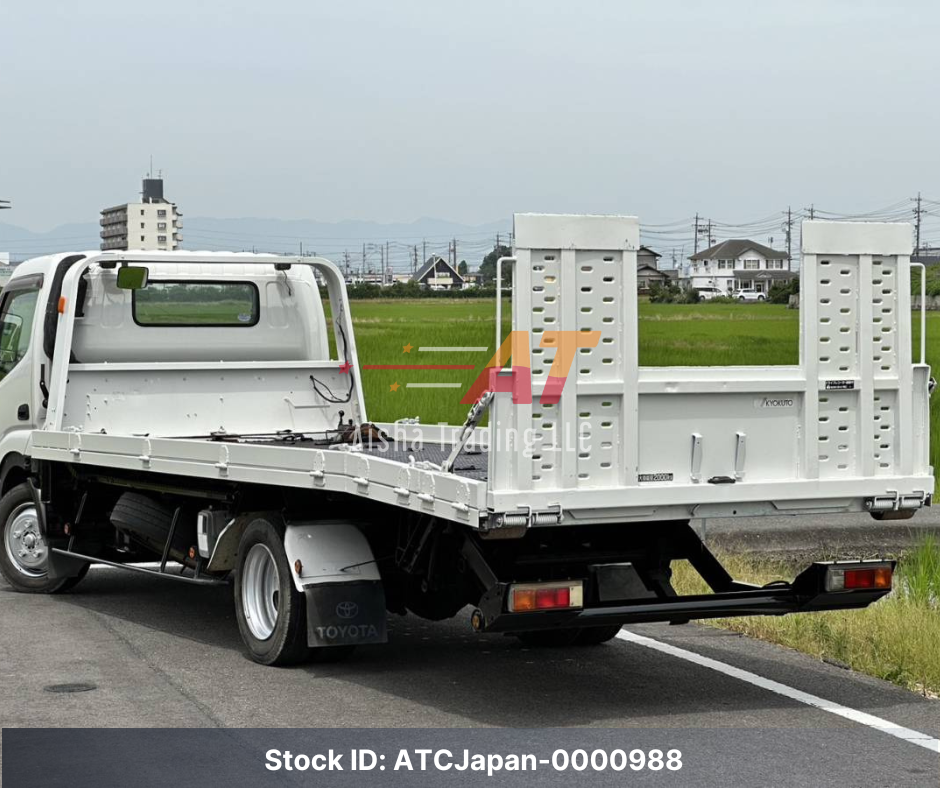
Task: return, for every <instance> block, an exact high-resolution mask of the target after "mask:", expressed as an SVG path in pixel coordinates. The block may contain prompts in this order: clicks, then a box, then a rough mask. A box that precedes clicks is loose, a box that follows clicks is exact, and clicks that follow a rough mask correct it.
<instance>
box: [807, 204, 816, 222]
mask: <svg viewBox="0 0 940 788" xmlns="http://www.w3.org/2000/svg"><path fill="white" fill-rule="evenodd" d="M804 210H807V211H809V220H810V221H813V219H815V218H816V203H811V204H810V206H809V208H805V209H804Z"/></svg>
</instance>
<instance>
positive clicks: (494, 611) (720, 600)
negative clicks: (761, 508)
mask: <svg viewBox="0 0 940 788" xmlns="http://www.w3.org/2000/svg"><path fill="white" fill-rule="evenodd" d="M856 564H857V562H851V563H849V562H846V565H850V566H851V565H856ZM830 566H833V564H827V563H818V564H812V565H811V566H810V567H808V568H807V569H806V570H805V571H804V572H802V573H801V574H800V575H799V576H798V577H797V578H796V580H794V581H793V582H792V583H786V584H775V585H773V586H770V587H765V588H750V587H746V586H743V584H736V586H737V589H736V590H731V591H722V592H719V593H714V594H702V595H698V596H666V597H660V598H656V599H648V598H647V599H640V600H636V601H635V602H623V603H618V604H616V605H603V606H596V607H587V608H579V609H571V610H552V611H543V612H536V613H509V612H507V609H506V604H505V600H506V597H507V594H508V593H509V588H510V584H509V583H500V584H499V585H498V586H496V587H495V588H493V589H491V590H490V591H489V592H488V593H487V594H486V596H485V597H484V598H483V599H482V600H481V603H480V611H479V612H480V614H481V615H480V616H478V617H475V619H476V620H477V621H479V624H480V626H479V629H480V631H485V632H530V631H535V630H545V629H558V628H569V627H592V626H604V625H610V624H637V623H649V622H654V621H668V622H672V623H685V622H687V621H689V620H691V619H705V618H722V617H727V616H779V615H784V614H787V613H808V612H815V611H820V610H848V609H856V608H863V607H868V605H870V604H871V603H872V602H875V601H877V600H878V599H880V598H881V597H883V596H885V595H886V594H888V593H890V589H857V590H851V591H827V590H826V587H825V577H826V570H827V568H828V567H830ZM835 566H839V564H835ZM738 589H739V590H738Z"/></svg>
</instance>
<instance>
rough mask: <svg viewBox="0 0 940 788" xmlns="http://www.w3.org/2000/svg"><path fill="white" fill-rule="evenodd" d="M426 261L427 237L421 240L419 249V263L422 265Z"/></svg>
mask: <svg viewBox="0 0 940 788" xmlns="http://www.w3.org/2000/svg"><path fill="white" fill-rule="evenodd" d="M427 261H428V239H427V238H425V239H424V241H423V242H422V249H421V265H424V264H425V263H426V262H427Z"/></svg>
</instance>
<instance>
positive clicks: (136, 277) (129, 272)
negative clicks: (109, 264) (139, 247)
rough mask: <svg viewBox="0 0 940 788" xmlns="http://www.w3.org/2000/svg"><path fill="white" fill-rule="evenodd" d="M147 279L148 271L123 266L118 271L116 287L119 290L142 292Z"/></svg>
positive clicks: (148, 276) (148, 277)
mask: <svg viewBox="0 0 940 788" xmlns="http://www.w3.org/2000/svg"><path fill="white" fill-rule="evenodd" d="M149 279H150V271H149V270H148V269H146V268H141V267H136V268H132V267H131V266H129V265H125V266H121V268H119V269H118V275H117V286H118V289H119V290H143V289H144V288H145V287H146V286H147V282H148V281H149Z"/></svg>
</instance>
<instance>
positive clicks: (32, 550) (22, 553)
mask: <svg viewBox="0 0 940 788" xmlns="http://www.w3.org/2000/svg"><path fill="white" fill-rule="evenodd" d="M0 527H2V529H3V535H2V536H3V546H2V549H0V573H2V574H3V577H4V578H5V579H6V581H7V582H8V583H9V584H10V585H11V586H13V588H14V589H16V590H17V591H22V592H24V593H28V594H55V593H58V592H61V591H68V590H69V589H70V588H74V587H75V586H76V585H77V584H78V583H79V582H81V580H82V578H83V577H85V575H86V574H88V564H85V565H84V566H83V567H82V568H81V569H80V570H79V572H78V574H77V575H76V576H75V577H59V578H50V577H49V570H48V565H49V546H48V545H47V544H46V540H45V538H44V537H43V535H42V532H41V530H40V528H39V514H38V513H37V512H36V505H35V503H34V502H33V496H32V494H31V493H30V489H29V486H28V485H26V484H20V485H17V486H16V487H14V488H13V489H11V490H10V491H9V492H7V494H6V495H4V496H3V498H2V499H0Z"/></svg>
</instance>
